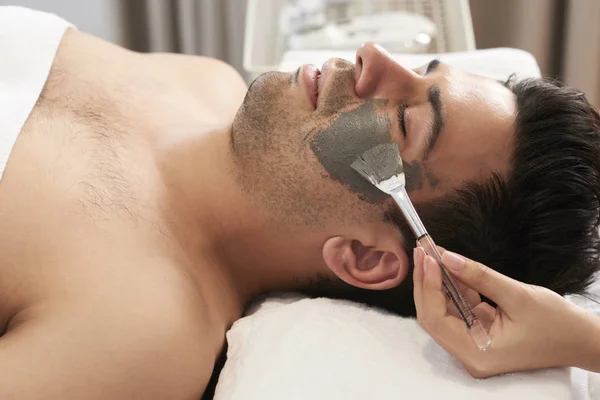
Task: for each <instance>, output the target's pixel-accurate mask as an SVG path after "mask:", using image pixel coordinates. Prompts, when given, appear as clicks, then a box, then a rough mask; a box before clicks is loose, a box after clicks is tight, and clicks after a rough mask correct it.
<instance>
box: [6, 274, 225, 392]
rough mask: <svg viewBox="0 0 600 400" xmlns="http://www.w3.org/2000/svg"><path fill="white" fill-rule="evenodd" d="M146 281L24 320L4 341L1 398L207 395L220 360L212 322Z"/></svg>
mask: <svg viewBox="0 0 600 400" xmlns="http://www.w3.org/2000/svg"><path fill="white" fill-rule="evenodd" d="M141 280H145V281H146V282H145V284H144V285H138V287H133V288H131V289H130V290H122V288H119V286H118V285H117V286H114V287H112V288H111V287H104V288H103V289H101V290H100V289H98V290H94V293H91V295H90V293H89V292H88V294H86V295H85V296H83V297H79V298H77V299H67V298H64V299H58V298H57V299H56V300H53V301H47V302H45V303H44V304H42V305H40V306H38V307H35V308H32V309H30V310H28V311H25V312H24V313H23V314H21V315H19V316H17V318H16V321H15V322H14V326H13V327H12V328H11V329H10V330H9V331H8V332H7V333H6V334H5V335H4V336H3V337H1V338H0V398H3V399H5V398H7V399H11V398H15V399H16V398H19V399H23V400H27V399H34V398H36V399H37V398H41V394H42V393H43V394H44V397H45V398H61V399H67V400H68V399H80V398H110V399H116V400H118V399H133V398H144V399H191V398H200V396H201V395H202V393H203V391H204V388H205V386H206V384H207V383H208V380H209V379H210V376H211V372H212V367H213V363H214V360H215V357H216V350H215V349H214V343H213V342H212V340H211V338H210V337H207V332H209V331H210V329H209V327H207V326H206V323H207V322H208V321H207V320H205V319H204V318H203V311H202V309H201V308H198V307H196V306H195V305H193V306H190V304H193V303H194V301H193V300H190V299H189V298H188V297H187V296H181V295H178V294H177V293H175V292H174V290H156V289H157V288H156V287H155V285H154V283H155V282H153V280H152V279H150V280H147V279H145V278H144V277H142V278H141ZM98 286H100V287H101V283H99V284H98ZM173 289H174V288H173ZM194 311H198V312H197V313H194ZM192 314H194V317H193V318H190V315H192ZM65 377H68V379H65Z"/></svg>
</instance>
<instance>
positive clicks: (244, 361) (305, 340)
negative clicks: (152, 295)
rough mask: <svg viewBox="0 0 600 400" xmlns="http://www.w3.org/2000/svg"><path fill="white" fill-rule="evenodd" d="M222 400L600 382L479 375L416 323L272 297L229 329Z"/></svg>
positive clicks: (534, 395)
mask: <svg viewBox="0 0 600 400" xmlns="http://www.w3.org/2000/svg"><path fill="white" fill-rule="evenodd" d="M227 341H228V344H229V350H228V355H227V356H228V360H227V363H226V364H225V367H224V369H223V371H222V373H221V376H220V378H219V384H218V386H217V391H216V397H215V399H217V400H237V399H244V400H249V399H261V400H268V399H273V400H275V399H277V400H279V399H286V400H294V399H298V400H300V399H302V400H304V399H327V400H334V399H344V400H359V399H360V400H362V399H401V398H423V399H444V400H446V399H460V400H469V399H473V400H481V399H485V400H493V399H503V400H505V399H511V400H521V399H523V400H525V399H526V400H533V399H549V400H554V399H556V400H558V399H561V400H562V399H575V400H588V399H597V398H598V397H597V396H599V395H600V393H599V392H600V386H599V384H600V382H599V381H600V379H599V378H598V376H593V377H590V376H589V375H588V373H587V372H585V371H581V370H577V369H569V368H565V369H547V370H539V371H532V372H522V373H515V374H507V375H502V376H498V377H494V378H489V379H485V380H477V379H473V378H472V377H471V376H470V375H469V374H468V373H467V372H466V371H465V370H464V368H463V367H462V365H461V364H460V363H458V362H457V361H456V360H455V359H454V358H452V357H451V356H450V355H449V354H448V353H447V352H446V351H445V350H443V349H442V348H441V347H439V346H438V345H437V344H436V343H435V342H434V341H433V340H432V339H431V338H430V337H429V336H428V335H427V334H426V333H425V332H424V331H423V330H422V329H421V328H420V327H419V325H418V324H417V322H416V321H415V320H414V319H410V318H400V317H397V316H394V315H390V314H388V313H384V312H381V311H378V310H374V309H370V308H368V307H365V306H362V305H358V304H354V303H350V302H345V301H339V300H330V299H304V298H302V297H290V296H287V297H281V298H278V297H272V298H270V299H268V300H266V301H264V302H263V303H261V304H260V305H259V306H258V308H257V309H256V310H254V311H253V313H252V314H251V315H249V316H247V317H245V318H243V319H241V320H239V321H238V322H236V323H235V324H234V326H233V327H232V329H231V330H230V331H229V332H228V334H227Z"/></svg>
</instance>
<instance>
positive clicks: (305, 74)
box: [301, 64, 321, 110]
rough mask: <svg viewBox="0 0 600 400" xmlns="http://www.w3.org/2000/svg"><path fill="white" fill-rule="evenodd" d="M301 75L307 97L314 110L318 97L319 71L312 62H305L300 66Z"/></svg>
mask: <svg viewBox="0 0 600 400" xmlns="http://www.w3.org/2000/svg"><path fill="white" fill-rule="evenodd" d="M301 75H302V84H303V86H304V88H305V90H306V93H307V95H308V99H309V100H310V102H311V104H312V105H313V108H314V109H315V110H316V109H317V105H318V99H319V77H320V76H321V71H319V69H318V68H317V67H316V66H314V65H312V64H306V65H303V66H302V67H301Z"/></svg>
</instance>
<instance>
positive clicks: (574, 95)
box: [328, 79, 600, 315]
mask: <svg viewBox="0 0 600 400" xmlns="http://www.w3.org/2000/svg"><path fill="white" fill-rule="evenodd" d="M508 86H509V87H510V89H511V90H512V91H513V93H514V94H515V97H516V102H517V110H518V111H517V116H516V122H515V134H514V150H513V154H512V158H511V160H510V167H511V168H510V169H511V172H510V174H509V177H508V178H507V179H503V178H501V177H500V176H499V175H496V174H494V175H493V176H491V177H490V178H489V179H487V180H485V181H483V182H468V183H467V184H465V185H463V186H462V187H461V188H458V189H456V190H454V191H453V192H452V193H450V194H448V195H447V196H444V197H443V198H442V199H439V200H436V201H432V202H428V203H426V204H416V205H415V208H416V209H417V211H418V213H419V215H420V216H421V218H422V219H423V222H424V224H425V226H426V227H427V229H428V231H429V232H430V233H431V235H432V237H433V238H434V239H435V241H436V243H437V244H438V245H440V246H443V247H444V248H446V249H449V250H452V251H455V252H457V253H460V254H463V255H465V256H467V257H469V258H472V259H474V260H477V261H479V262H482V263H484V264H486V265H488V266H489V267H491V268H493V269H495V270H497V271H500V272H502V273H503V274H506V275H508V276H510V277H513V278H515V279H518V280H520V281H522V282H526V283H531V284H535V285H540V286H545V287H547V288H549V289H551V290H553V291H555V292H557V293H558V294H561V295H564V294H573V293H581V292H583V291H584V290H585V289H586V288H587V286H588V285H589V284H590V282H591V281H592V279H593V278H594V274H595V273H596V272H597V271H598V269H599V264H598V262H599V251H600V240H599V237H598V229H597V228H598V227H597V225H598V219H599V215H598V211H599V208H600V116H599V115H598V112H597V111H596V109H595V108H594V107H592V106H591V105H590V104H589V103H588V101H587V100H586V98H585V96H584V95H583V94H582V93H580V92H579V91H577V90H575V89H573V88H569V87H565V86H562V85H560V84H559V83H557V82H553V81H549V80H543V79H527V80H523V81H521V82H518V83H516V84H512V83H511V84H509V85H508ZM386 219H387V220H388V221H389V222H391V223H393V224H394V225H396V226H398V227H399V228H400V229H401V230H402V231H403V233H404V237H405V238H407V243H406V248H407V249H410V251H409V254H412V248H413V247H414V236H413V235H412V233H411V232H410V231H409V230H408V229H407V226H406V223H405V221H404V218H403V217H402V215H401V214H400V212H399V210H397V209H396V208H394V209H390V210H389V211H388V212H386ZM339 289H340V290H336V291H335V292H336V293H334V296H333V297H338V298H345V299H348V300H354V301H359V302H363V303H367V304H370V305H373V306H378V307H381V308H384V309H387V310H389V311H392V312H395V313H398V314H401V315H414V314H415V309H414V303H413V299H412V279H410V278H407V279H406V281H405V282H404V283H403V284H401V285H400V286H399V287H397V288H394V289H390V290H385V291H368V290H361V289H356V288H348V287H346V288H341V287H340V288H339ZM329 294H331V293H330V292H329V293H328V295H329Z"/></svg>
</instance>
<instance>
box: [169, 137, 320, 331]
mask: <svg viewBox="0 0 600 400" xmlns="http://www.w3.org/2000/svg"><path fill="white" fill-rule="evenodd" d="M230 138H231V135H230V131H229V129H215V130H212V131H210V132H207V133H205V134H203V135H200V136H195V137H193V138H192V139H191V140H190V139H189V137H188V139H186V140H184V141H182V143H181V145H177V146H175V147H174V148H173V149H172V150H170V151H169V154H168V157H166V159H167V160H170V161H167V162H166V163H165V164H166V168H165V170H166V171H167V176H168V178H167V179H168V180H169V182H170V183H171V185H170V187H172V188H175V189H173V190H171V191H170V192H171V196H170V197H171V200H170V205H169V208H170V209H171V210H172V212H174V213H175V215H176V217H175V218H176V220H177V221H181V222H180V223H179V224H178V225H177V226H178V227H179V228H178V232H179V234H177V235H176V236H177V240H178V241H179V242H180V246H181V247H182V248H183V249H184V251H185V253H186V254H187V255H188V257H189V259H190V260H191V263H190V265H193V267H191V268H192V269H193V271H192V276H194V277H195V278H194V279H195V280H196V284H197V285H198V288H199V290H200V291H201V292H203V293H202V295H203V296H206V297H208V298H210V299H211V300H210V301H211V302H213V303H216V304H217V306H218V307H221V308H222V309H221V310H220V311H219V313H221V314H222V315H223V316H224V318H225V320H226V323H227V324H230V323H232V322H233V321H235V320H236V319H238V318H239V317H241V315H242V313H243V310H244V308H245V306H246V305H247V304H248V303H249V302H250V301H251V300H252V299H253V298H255V297H256V296H258V295H260V294H264V293H266V292H274V291H290V290H295V289H298V288H299V287H300V286H303V285H304V284H306V283H307V282H308V281H309V280H310V277H311V276H314V275H316V274H317V273H318V272H317V271H318V270H323V269H322V268H323V261H322V258H321V255H320V254H321V253H320V251H318V250H317V249H318V248H319V247H318V244H319V242H320V241H321V240H322V238H318V237H316V236H312V237H311V236H310V235H296V236H291V234H290V233H289V232H285V231H283V230H282V229H281V228H280V227H277V226H276V224H274V223H273V222H272V221H271V220H270V218H269V216H268V215H266V214H265V212H264V211H263V210H261V209H260V208H258V207H257V206H256V205H255V204H253V202H252V201H250V200H249V196H248V194H247V193H244V192H243V191H242V190H241V189H240V187H239V185H238V184H237V181H236V173H235V164H234V160H233V158H232V154H231V150H230V149H231V142H230ZM311 248H312V249H315V251H307V249H311ZM209 305H210V306H211V307H212V306H213V305H211V304H209Z"/></svg>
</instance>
